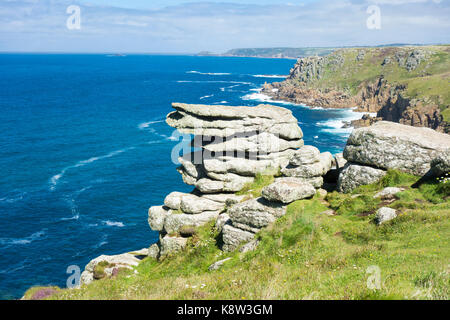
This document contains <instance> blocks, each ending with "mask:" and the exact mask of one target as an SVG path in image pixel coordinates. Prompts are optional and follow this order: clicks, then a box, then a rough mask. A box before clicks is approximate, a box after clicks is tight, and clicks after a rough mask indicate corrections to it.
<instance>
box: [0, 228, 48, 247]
mask: <svg viewBox="0 0 450 320" xmlns="http://www.w3.org/2000/svg"><path fill="white" fill-rule="evenodd" d="M46 231H47V229H43V230H41V231H38V232H35V233H33V234H32V235H30V236H28V237H26V238H0V244H1V245H6V246H10V245H26V244H30V243H32V242H33V241H35V240H38V239H41V238H42V237H43V236H44V235H45V234H46Z"/></svg>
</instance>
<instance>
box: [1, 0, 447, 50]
mask: <svg viewBox="0 0 450 320" xmlns="http://www.w3.org/2000/svg"><path fill="white" fill-rule="evenodd" d="M449 2H450V0H290V1H283V0H279V1H277V0H241V1H239V0H208V1H202V0H0V51H3V52H5V51H6V52H117V53H132V52H137V53H197V52H200V51H211V52H216V53H222V52H225V51H227V50H229V49H233V48H254V47H336V46H364V45H380V44H388V43H411V44H417V43H421V44H431V43H450V19H449V18H450V4H449ZM73 5H75V6H78V7H79V8H80V14H79V17H80V20H79V21H80V25H79V26H80V27H79V28H74V26H76V25H75V24H74V23H73V22H75V21H76V19H72V18H71V13H72V12H71V13H67V9H68V7H69V6H73ZM374 8H375V9H374ZM374 10H375V11H374ZM377 12H379V15H377ZM374 14H375V16H374ZM378 17H379V19H378ZM374 19H375V20H374ZM68 20H69V27H68ZM368 20H369V25H368ZM374 21H375V22H376V24H374ZM375 27H376V28H375Z"/></svg>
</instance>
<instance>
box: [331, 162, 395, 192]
mask: <svg viewBox="0 0 450 320" xmlns="http://www.w3.org/2000/svg"><path fill="white" fill-rule="evenodd" d="M385 175H386V171H384V170H381V169H376V168H372V167H368V166H362V165H358V164H354V163H347V164H346V165H345V167H344V169H343V170H342V171H341V173H340V175H339V180H338V191H339V192H344V193H349V192H352V191H353V190H354V189H356V188H357V187H359V186H363V185H367V184H372V183H375V182H378V181H379V180H380V179H381V178H383V177H384V176H385Z"/></svg>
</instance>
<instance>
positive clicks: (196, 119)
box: [166, 103, 303, 140]
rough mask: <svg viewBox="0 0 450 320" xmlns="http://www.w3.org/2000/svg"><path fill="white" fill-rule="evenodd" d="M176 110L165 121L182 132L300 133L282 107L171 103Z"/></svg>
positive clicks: (285, 135)
mask: <svg viewBox="0 0 450 320" xmlns="http://www.w3.org/2000/svg"><path fill="white" fill-rule="evenodd" d="M172 106H173V107H174V108H175V109H176V110H177V111H175V112H172V113H170V114H169V115H168V116H167V120H166V122H167V124H168V125H169V126H171V127H174V128H177V129H178V130H179V131H180V132H182V133H188V134H195V135H198V136H210V137H214V136H218V137H228V136H230V135H234V134H237V133H245V132H255V131H259V132H267V133H272V134H275V135H278V136H279V137H280V138H282V139H286V140H294V139H301V138H302V137H303V133H302V131H301V129H300V128H299V126H298V122H297V119H296V118H295V117H294V116H293V115H292V112H291V111H290V110H288V109H285V108H280V107H275V106H270V105H259V106H257V107H230V106H218V105H217V106H205V105H190V104H183V103H173V104H172Z"/></svg>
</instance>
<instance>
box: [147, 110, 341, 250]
mask: <svg viewBox="0 0 450 320" xmlns="http://www.w3.org/2000/svg"><path fill="white" fill-rule="evenodd" d="M173 107H174V109H175V111H174V112H172V113H170V114H169V115H168V116H167V124H169V125H170V126H172V127H174V128H176V129H178V131H179V132H181V133H183V134H189V135H193V138H192V141H191V143H190V147H189V148H186V150H183V152H184V154H183V155H182V156H180V157H179V158H178V161H179V162H180V167H179V168H178V169H177V170H178V172H179V173H180V174H181V176H182V179H183V181H184V182H185V183H186V184H189V185H192V186H193V187H194V190H193V191H192V192H191V193H181V192H172V193H170V194H169V195H168V196H167V197H166V198H165V200H164V205H162V206H154V207H151V208H150V209H149V217H148V222H149V225H150V227H151V228H152V229H153V230H155V231H159V232H160V240H159V242H158V243H157V244H156V245H152V246H151V247H150V250H149V251H150V252H151V256H152V257H156V258H161V257H164V256H166V255H168V254H170V253H172V252H177V251H180V250H182V249H183V248H184V247H185V246H186V245H187V241H188V240H187V239H188V238H189V237H190V236H192V234H193V233H195V228H196V227H199V226H202V225H204V224H206V223H208V222H210V221H215V222H216V229H217V230H218V231H221V233H222V240H223V250H225V251H230V250H234V249H236V248H237V247H239V246H240V244H241V243H243V242H247V241H250V240H252V239H253V238H254V236H255V234H256V233H257V232H258V231H259V230H261V229H262V228H264V227H267V226H268V225H269V224H271V223H273V222H274V221H275V220H276V219H277V218H279V217H281V216H282V215H284V214H285V212H286V205H287V204H288V203H291V202H293V201H296V200H299V199H305V198H310V197H312V196H314V195H315V194H316V189H318V188H320V187H322V185H323V175H325V174H326V173H327V172H328V171H329V170H330V168H331V165H332V162H333V157H332V156H331V154H330V153H322V154H321V153H320V151H319V150H318V149H317V148H315V147H312V146H304V143H303V133H302V130H301V129H300V127H299V126H298V121H297V119H296V118H295V117H294V116H293V115H292V112H291V111H289V110H287V109H284V108H280V107H275V106H270V105H259V106H256V107H230V106H207V105H188V104H182V103H174V104H173ZM192 148H195V150H191V149H192ZM258 174H266V175H277V178H276V179H275V182H274V183H273V184H271V185H269V186H267V187H266V188H264V190H263V192H262V197H260V198H257V199H248V196H247V199H245V200H246V201H244V202H242V201H243V200H244V197H245V196H238V195H236V194H235V193H236V192H237V191H240V190H242V189H243V188H244V187H245V186H246V185H248V184H250V183H252V182H253V181H254V179H255V177H256V176H257V175H258ZM187 229H189V230H187ZM187 231H189V232H187ZM256 245H257V242H254V243H253V245H250V244H249V245H248V248H247V249H245V250H251V249H252V248H254V247H256Z"/></svg>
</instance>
